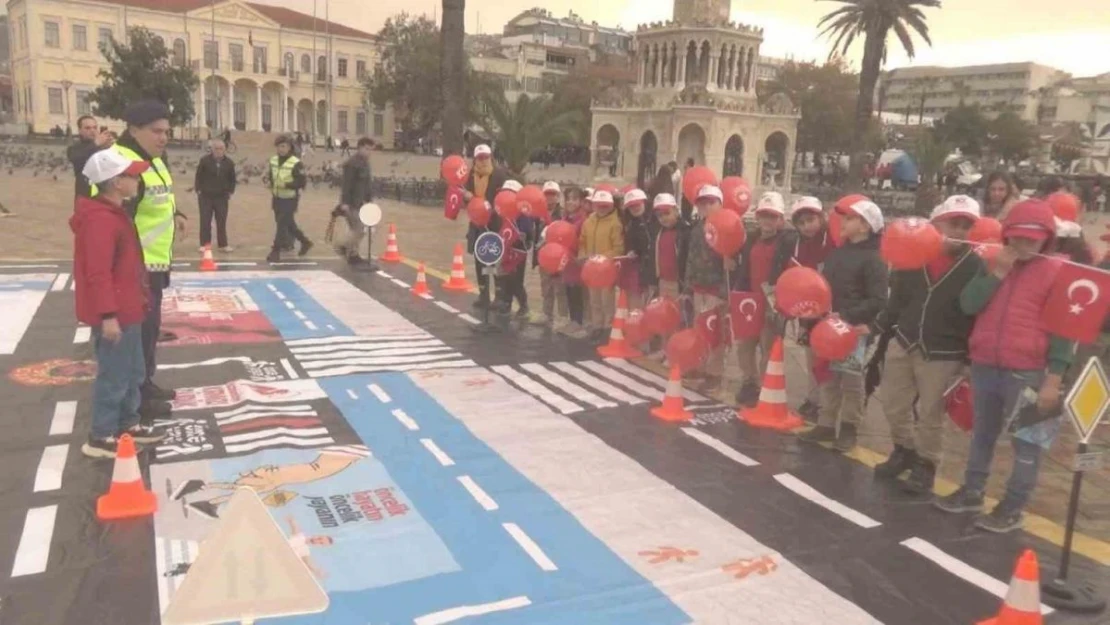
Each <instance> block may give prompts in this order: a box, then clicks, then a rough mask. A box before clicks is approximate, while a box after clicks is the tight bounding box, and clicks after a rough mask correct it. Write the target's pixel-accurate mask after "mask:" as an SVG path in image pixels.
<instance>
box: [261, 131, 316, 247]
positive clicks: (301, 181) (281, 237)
mask: <svg viewBox="0 0 1110 625" xmlns="http://www.w3.org/2000/svg"><path fill="white" fill-rule="evenodd" d="M274 147H275V148H276V149H277V154H275V155H273V156H272V157H270V171H269V172H267V174H266V177H265V181H266V184H268V185H269V186H270V193H271V194H273V201H272V203H271V206H272V207H273V209H274V223H275V225H276V229H275V232H274V243H273V245H272V246H271V249H270V254H269V256H267V257H266V262H268V263H275V262H278V261H280V260H281V248H282V245H283V244H284V243H285V242H286V241H290V240H292V239H296V240H298V241H300V242H301V249H300V252H299V253H298V255H300V256H304V255H305V254H307V253H308V250H310V249H312V241H309V240H308V237H306V236H305V234H304V232H301V229H300V228H298V227H297V204H298V203H299V202H300V197H301V189H303V188H304V187H305V182H306V180H305V175H304V165H303V164H302V163H301V159H299V158H297V155H295V154H293V140H292V139H290V138H289V136H288V135H281V136H279V137H278V138H277V139H275V140H274Z"/></svg>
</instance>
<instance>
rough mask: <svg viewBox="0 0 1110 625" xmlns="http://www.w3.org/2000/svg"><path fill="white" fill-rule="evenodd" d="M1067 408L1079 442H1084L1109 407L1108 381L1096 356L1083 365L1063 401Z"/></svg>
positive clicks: (1109, 392) (1093, 431)
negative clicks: (1081, 370)
mask: <svg viewBox="0 0 1110 625" xmlns="http://www.w3.org/2000/svg"><path fill="white" fill-rule="evenodd" d="M1064 406H1065V407H1066V408H1067V409H1068V416H1069V417H1071V422H1072V424H1073V425H1075V431H1076V432H1078V433H1079V440H1080V442H1083V443H1086V442H1087V441H1089V440H1090V438H1091V435H1092V434H1094V433H1095V427H1097V426H1098V422H1099V421H1100V420H1101V419H1102V416H1103V415H1104V414H1106V409H1107V408H1110V383H1107V381H1106V372H1105V371H1103V369H1102V363H1101V362H1099V359H1098V358H1097V357H1092V358H1091V360H1090V361H1088V362H1087V366H1085V367H1083V373H1081V374H1079V379H1078V380H1076V382H1075V386H1073V387H1072V388H1071V391H1070V392H1069V393H1068V398H1067V400H1066V401H1065V402H1064Z"/></svg>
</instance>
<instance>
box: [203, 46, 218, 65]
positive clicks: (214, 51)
mask: <svg viewBox="0 0 1110 625" xmlns="http://www.w3.org/2000/svg"><path fill="white" fill-rule="evenodd" d="M219 64H220V44H219V43H218V42H216V41H205V42H204V68H205V69H216V66H217V65H219Z"/></svg>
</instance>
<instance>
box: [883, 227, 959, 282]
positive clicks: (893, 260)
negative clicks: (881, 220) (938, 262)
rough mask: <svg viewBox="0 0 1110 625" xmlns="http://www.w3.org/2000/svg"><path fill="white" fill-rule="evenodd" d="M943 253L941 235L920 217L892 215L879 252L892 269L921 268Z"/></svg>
mask: <svg viewBox="0 0 1110 625" xmlns="http://www.w3.org/2000/svg"><path fill="white" fill-rule="evenodd" d="M943 253H944V236H943V235H941V233H940V232H939V231H937V229H936V227H935V226H933V224H931V223H929V221H928V220H926V219H922V218H921V217H906V218H904V219H895V220H894V222H893V223H891V224H890V225H888V226H887V227H886V232H884V233H883V240H882V243H881V244H880V246H879V254H881V255H882V257H883V260H885V261H886V262H888V263H890V266H891V267H894V268H895V269H921V268H922V267H924V266H925V265H927V264H928V263H929V262H930V261H932V260H933V259H935V258H937V257H938V256H940V255H941V254H943Z"/></svg>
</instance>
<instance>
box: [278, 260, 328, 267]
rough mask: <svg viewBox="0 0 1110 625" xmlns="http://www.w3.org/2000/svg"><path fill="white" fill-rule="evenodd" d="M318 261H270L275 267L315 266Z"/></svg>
mask: <svg viewBox="0 0 1110 625" xmlns="http://www.w3.org/2000/svg"><path fill="white" fill-rule="evenodd" d="M317 264H318V263H315V262H313V261H308V260H306V261H279V262H276V263H270V265H271V266H273V267H315V266H316V265H317Z"/></svg>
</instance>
